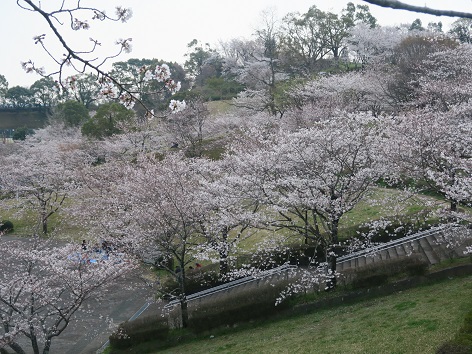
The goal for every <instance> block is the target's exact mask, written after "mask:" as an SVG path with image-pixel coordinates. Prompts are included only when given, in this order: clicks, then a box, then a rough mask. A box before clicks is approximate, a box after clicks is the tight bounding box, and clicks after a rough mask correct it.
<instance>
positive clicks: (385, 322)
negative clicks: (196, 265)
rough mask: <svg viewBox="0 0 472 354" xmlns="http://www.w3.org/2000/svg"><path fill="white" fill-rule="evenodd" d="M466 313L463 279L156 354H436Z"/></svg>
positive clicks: (470, 280) (467, 285)
mask: <svg viewBox="0 0 472 354" xmlns="http://www.w3.org/2000/svg"><path fill="white" fill-rule="evenodd" d="M471 307H472V276H468V277H465V278H456V279H452V280H446V281H443V282H440V283H436V284H434V285H428V286H422V287H418V288H415V289H410V290H408V291H404V292H399V293H396V294H393V295H390V296H385V297H380V298H376V299H373V300H365V301H361V302H358V303H356V304H353V305H344V306H338V307H334V308H330V309H324V310H317V311H314V312H312V313H308V314H306V315H302V316H299V317H293V318H288V319H283V320H275V321H272V322H269V321H267V322H264V323H259V324H257V323H254V324H249V325H243V326H241V327H239V328H236V329H226V330H225V331H223V332H218V331H214V332H212V333H207V334H205V336H204V337H202V338H200V339H195V340H193V341H191V342H189V343H186V344H182V345H180V346H177V347H172V348H169V349H167V350H163V351H159V353H174V354H176V353H192V354H199V353H202V354H208V353H231V354H236V353H251V354H252V353H323V354H324V353H340V354H341V353H343V354H344V353H362V354H366V353H372V354H374V353H375V354H378V353H392V354H393V353H397V354H400V353H415V354H416V353H422V354H428V353H435V351H436V349H437V348H438V347H439V346H440V345H441V344H442V343H443V342H445V341H447V340H449V339H451V338H452V337H453V336H454V334H455V333H456V332H457V331H458V329H459V328H460V326H461V324H462V321H463V319H464V317H465V314H466V312H467V311H470V309H471ZM152 347H153V345H152V343H143V344H142V346H140V347H139V348H134V349H133V350H132V351H130V350H127V351H126V353H157V352H156V351H153V350H152V349H150V348H152ZM111 352H112V353H119V352H116V351H111ZM123 353H124V352H123Z"/></svg>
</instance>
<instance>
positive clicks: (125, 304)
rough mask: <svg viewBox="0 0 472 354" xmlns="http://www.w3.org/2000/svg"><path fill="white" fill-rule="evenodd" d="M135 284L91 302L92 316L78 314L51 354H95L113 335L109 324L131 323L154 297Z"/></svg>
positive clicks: (122, 285)
mask: <svg viewBox="0 0 472 354" xmlns="http://www.w3.org/2000/svg"><path fill="white" fill-rule="evenodd" d="M12 240H18V238H17V237H14V236H2V237H1V238H0V242H9V241H12ZM25 242H26V241H25ZM4 273H6V274H8V269H5V268H2V265H1V262H0V275H1V274H4ZM135 282H136V278H130V277H128V278H123V279H121V280H119V281H118V282H117V283H116V284H115V285H114V286H113V287H111V288H110V289H109V291H108V296H107V297H106V298H105V299H103V300H102V301H98V300H97V299H90V300H89V301H88V302H87V304H86V305H87V306H89V307H90V309H92V311H91V313H90V312H89V311H87V312H86V313H84V312H77V313H76V315H75V318H74V321H72V322H71V323H70V324H69V326H68V327H67V328H66V329H65V331H64V332H63V333H62V334H61V335H60V336H59V337H56V338H54V339H53V342H52V347H51V354H91V353H96V352H97V350H98V349H99V348H100V347H101V346H102V345H103V344H104V343H105V342H106V341H107V340H108V336H109V335H110V334H111V333H112V331H113V330H112V329H110V326H109V323H110V321H111V320H112V321H113V323H115V324H118V323H121V322H124V321H126V320H128V319H129V318H131V317H132V316H133V315H134V314H135V313H136V312H138V311H139V310H140V309H141V308H142V307H143V305H145V304H146V302H147V300H148V299H149V297H150V296H152V291H151V289H149V288H144V287H142V286H134V285H133V284H134V283H135ZM147 311H149V310H147ZM145 313H146V312H145ZM25 347H26V348H27V346H25Z"/></svg>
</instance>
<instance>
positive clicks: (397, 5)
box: [363, 0, 472, 19]
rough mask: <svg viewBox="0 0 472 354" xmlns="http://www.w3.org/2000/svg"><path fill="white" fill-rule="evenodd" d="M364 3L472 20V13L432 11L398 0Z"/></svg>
mask: <svg viewBox="0 0 472 354" xmlns="http://www.w3.org/2000/svg"><path fill="white" fill-rule="evenodd" d="M363 1H364V2H367V3H369V4H372V5H377V6H381V7H389V8H392V9H396V10H406V11H411V12H419V13H423V14H428V15H434V16H448V17H462V18H470V19H472V13H470V12H460V11H451V10H438V9H432V8H429V7H427V6H414V5H409V4H405V3H403V2H401V1H398V0H363Z"/></svg>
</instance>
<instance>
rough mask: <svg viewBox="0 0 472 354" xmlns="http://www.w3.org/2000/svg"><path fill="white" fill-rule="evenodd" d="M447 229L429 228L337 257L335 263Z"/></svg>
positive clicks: (444, 226) (444, 227)
mask: <svg viewBox="0 0 472 354" xmlns="http://www.w3.org/2000/svg"><path fill="white" fill-rule="evenodd" d="M448 227H450V226H449V225H443V226H439V227H435V228H431V229H429V230H425V231H421V232H418V233H416V234H412V235H410V236H406V237H402V238H399V239H397V240H392V241H389V242H385V243H382V244H380V245H376V246H373V247H370V248H366V249H364V250H361V251H357V252H353V253H350V254H347V255H345V256H341V257H338V259H337V260H336V261H337V263H341V262H346V261H349V260H352V259H355V258H359V257H363V256H369V255H371V254H373V253H376V252H380V251H383V250H386V249H388V248H392V247H396V246H400V245H403V244H406V243H410V242H412V241H414V240H419V239H421V238H423V237H426V236H430V235H436V234H439V233H440V232H442V231H444V230H445V229H446V228H448Z"/></svg>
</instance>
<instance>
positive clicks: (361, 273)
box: [351, 256, 428, 289]
mask: <svg viewBox="0 0 472 354" xmlns="http://www.w3.org/2000/svg"><path fill="white" fill-rule="evenodd" d="M427 269H428V263H427V262H426V261H424V260H422V259H421V258H419V257H414V256H410V257H404V258H399V259H395V260H390V261H383V262H380V263H372V264H369V265H367V266H365V267H362V268H359V269H358V270H356V271H355V273H354V275H353V278H354V279H353V280H352V283H351V286H352V288H353V289H360V288H370V287H374V286H379V285H382V284H385V283H387V282H388V281H389V280H392V279H394V278H397V277H401V276H418V275H424V274H426V271H427Z"/></svg>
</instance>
